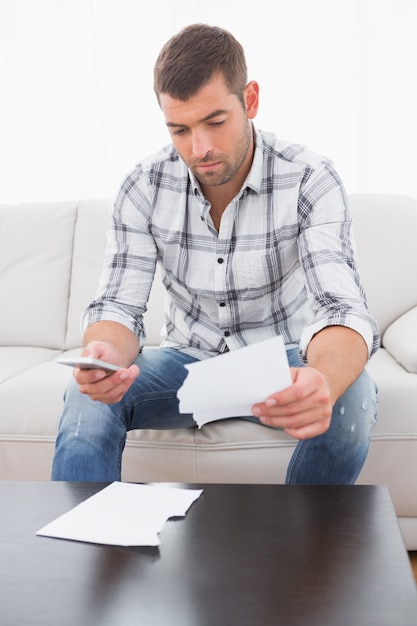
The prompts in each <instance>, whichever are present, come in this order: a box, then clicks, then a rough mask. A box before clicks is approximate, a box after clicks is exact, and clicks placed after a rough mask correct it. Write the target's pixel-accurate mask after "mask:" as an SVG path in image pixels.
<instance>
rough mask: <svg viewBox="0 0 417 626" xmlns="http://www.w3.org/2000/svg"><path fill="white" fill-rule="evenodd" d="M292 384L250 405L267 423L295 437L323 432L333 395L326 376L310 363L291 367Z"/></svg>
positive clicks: (328, 419) (328, 424) (331, 406)
mask: <svg viewBox="0 0 417 626" xmlns="http://www.w3.org/2000/svg"><path fill="white" fill-rule="evenodd" d="M290 371H291V377H292V381H293V384H292V385H291V387H287V388H286V389H284V390H283V391H279V392H278V393H274V394H272V395H271V396H269V397H268V398H267V399H266V400H265V402H262V403H259V404H255V405H254V406H253V407H252V412H253V414H254V415H255V416H256V417H258V418H259V420H260V421H261V422H262V423H263V424H265V425H266V426H273V427H275V428H283V429H284V430H285V432H286V433H288V434H289V435H291V436H292V437H295V438H296V439H309V438H311V437H315V436H317V435H321V434H323V433H324V432H326V431H327V430H328V428H329V426H330V420H331V416H332V408H333V403H332V397H331V393H330V386H329V384H328V382H327V379H326V378H325V376H324V375H323V374H322V373H321V372H319V370H317V369H315V368H313V367H293V368H291V370H290Z"/></svg>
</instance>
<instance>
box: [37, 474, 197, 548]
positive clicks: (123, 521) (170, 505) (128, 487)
mask: <svg viewBox="0 0 417 626" xmlns="http://www.w3.org/2000/svg"><path fill="white" fill-rule="evenodd" d="M202 491H203V490H202V489H178V488H173V487H164V486H159V485H157V486H153V485H136V484H133V483H121V482H114V483H112V484H111V485H109V486H108V487H105V488H104V489H102V490H101V491H99V492H98V493H96V494H94V495H93V496H91V497H90V498H88V499H87V500H84V502H81V503H80V504H79V505H77V506H76V507H74V508H73V509H71V510H70V511H68V513H65V514H64V515H61V516H60V517H58V518H57V519H56V520H54V521H53V522H51V523H50V524H47V525H46V526H44V527H43V528H41V529H40V530H38V531H37V533H36V534H37V535H42V536H46V537H55V538H60V539H72V540H75V541H84V542H89V543H101V544H109V545H119V546H157V545H159V544H160V543H161V542H160V539H159V536H158V534H159V533H160V532H161V530H162V528H163V526H164V524H165V522H166V521H167V519H168V518H169V517H174V516H175V517H176V516H183V515H185V514H186V512H187V511H188V509H189V507H190V506H191V504H192V503H193V502H194V501H195V500H197V498H199V497H200V495H201V493H202Z"/></svg>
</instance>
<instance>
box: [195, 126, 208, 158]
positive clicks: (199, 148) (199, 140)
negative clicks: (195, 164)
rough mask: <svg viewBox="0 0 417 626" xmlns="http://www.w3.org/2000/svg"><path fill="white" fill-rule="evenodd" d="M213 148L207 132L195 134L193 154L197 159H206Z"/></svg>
mask: <svg viewBox="0 0 417 626" xmlns="http://www.w3.org/2000/svg"><path fill="white" fill-rule="evenodd" d="M211 150H212V146H211V142H210V140H209V138H208V136H207V134H206V133H203V132H197V133H194V134H193V154H194V156H195V157H197V159H204V157H205V156H206V155H207V154H209V153H210V152H211Z"/></svg>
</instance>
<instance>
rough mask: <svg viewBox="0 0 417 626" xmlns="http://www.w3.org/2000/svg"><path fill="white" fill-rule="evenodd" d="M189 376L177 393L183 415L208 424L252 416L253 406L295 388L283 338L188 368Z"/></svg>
mask: <svg viewBox="0 0 417 626" xmlns="http://www.w3.org/2000/svg"><path fill="white" fill-rule="evenodd" d="M185 367H186V368H187V369H188V372H189V373H188V375H187V377H186V379H185V381H184V383H183V385H182V386H181V387H180V389H179V390H178V392H177V397H178V400H179V410H180V413H193V417H194V420H195V421H196V422H197V424H198V426H199V427H200V428H201V426H203V425H204V424H206V423H207V422H211V421H214V420H218V419H225V418H228V417H240V416H242V415H251V410H250V409H251V406H252V405H253V404H255V403H256V402H263V401H264V400H265V399H266V398H267V397H268V396H269V395H271V394H272V393H276V392H277V391H281V390H282V389H285V388H286V387H289V386H290V385H291V382H292V381H291V374H290V369H289V365H288V359H287V353H286V350H285V344H284V341H283V339H282V337H280V336H277V337H272V338H271V339H265V340H264V341H260V342H259V343H256V344H252V345H250V346H245V347H244V348H240V349H239V350H232V351H231V352H226V353H225V354H221V355H219V356H215V357H213V358H209V359H205V360H204V361H197V362H195V363H191V364H189V365H186V366H185Z"/></svg>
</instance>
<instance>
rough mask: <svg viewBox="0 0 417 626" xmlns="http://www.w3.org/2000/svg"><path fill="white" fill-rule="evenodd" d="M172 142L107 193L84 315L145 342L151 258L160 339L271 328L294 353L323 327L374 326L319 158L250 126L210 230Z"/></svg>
mask: <svg viewBox="0 0 417 626" xmlns="http://www.w3.org/2000/svg"><path fill="white" fill-rule="evenodd" d="M209 211H210V205H209V203H208V202H207V200H206V199H205V198H204V196H203V194H202V193H201V190H200V187H199V185H198V182H197V180H196V179H195V178H194V177H193V175H192V173H191V172H190V171H189V170H188V169H187V167H186V166H185V164H184V163H183V161H182V160H181V159H180V158H179V157H178V155H177V153H176V151H175V149H174V148H173V146H168V147H166V148H165V149H164V150H162V151H161V152H160V153H158V154H157V155H154V156H153V157H152V158H149V159H147V160H145V161H143V162H142V163H141V164H140V165H138V166H137V167H136V168H135V170H134V171H133V172H132V173H131V174H130V175H129V176H127V177H126V179H125V180H124V182H123V184H122V187H121V189H120V192H119V194H118V197H117V198H116V201H115V206H114V211H113V215H112V223H111V227H110V230H109V238H108V245H107V251H106V257H105V264H104V269H103V273H102V276H101V280H100V284H99V288H98V291H97V295H96V298H95V300H94V301H93V302H92V303H91V305H90V306H89V308H88V309H87V311H86V313H85V320H84V323H85V325H87V324H91V323H93V322H95V321H98V320H114V321H118V322H120V323H122V324H124V325H125V326H128V327H129V328H130V329H131V330H133V331H134V332H135V333H136V334H137V336H138V337H139V339H140V342H141V345H143V343H144V342H145V337H146V333H145V329H144V325H143V314H144V312H145V311H146V302H147V299H148V295H149V291H150V288H151V284H152V280H153V274H154V270H155V266H156V263H157V262H159V263H160V265H161V269H162V278H163V282H164V284H165V287H166V290H167V298H166V308H165V319H166V323H165V328H164V333H163V341H162V345H164V346H170V347H174V348H178V349H181V350H183V351H185V352H187V353H189V354H191V355H193V356H196V357H198V358H206V357H208V356H210V355H213V354H217V353H220V352H223V351H224V350H226V349H230V350H233V349H235V348H239V347H241V346H245V345H247V344H251V343H254V342H257V341H260V340H263V339H267V338H269V337H271V336H275V335H278V334H280V335H282V336H283V339H284V341H285V343H286V345H287V346H288V347H294V346H299V347H300V350H301V352H302V354H304V353H305V350H306V347H307V345H308V342H309V341H310V339H311V337H312V336H313V335H314V334H315V333H316V332H318V331H319V330H321V329H322V328H324V327H325V326H328V325H334V324H339V325H343V326H348V327H351V328H353V329H355V330H356V331H357V332H359V333H360V334H361V335H362V336H363V337H364V339H365V341H366V342H367V344H368V348H369V354H371V353H372V352H374V351H375V350H376V348H377V346H378V342H379V334H378V329H377V326H376V323H375V320H374V318H373V317H372V316H371V315H370V313H369V311H368V309H367V305H366V300H365V295H364V293H363V289H362V286H361V283H360V278H359V276H358V272H357V266H356V258H355V253H354V249H353V245H352V241H351V219H350V213H349V208H348V203H347V198H346V193H345V191H344V188H343V185H342V183H341V181H340V179H339V177H338V175H337V173H336V171H335V170H334V168H333V166H332V164H331V162H330V161H329V160H327V159H326V158H323V157H321V156H318V155H316V154H314V153H312V152H310V151H308V150H307V149H306V148H304V147H303V146H299V145H293V144H289V143H285V142H282V141H280V140H278V139H277V138H276V137H275V136H274V135H272V134H269V133H265V132H262V131H259V130H257V131H256V149H255V155H254V161H253V165H252V168H251V171H250V173H249V175H248V177H247V179H246V182H245V184H244V186H243V187H242V189H241V191H240V193H239V194H238V195H237V196H236V197H235V198H234V199H233V201H232V202H231V203H230V205H229V206H228V207H227V209H226V211H225V212H224V214H223V217H222V221H221V226H220V232H219V233H217V231H216V230H215V229H214V227H213V225H212V223H211V219H210V214H209Z"/></svg>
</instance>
